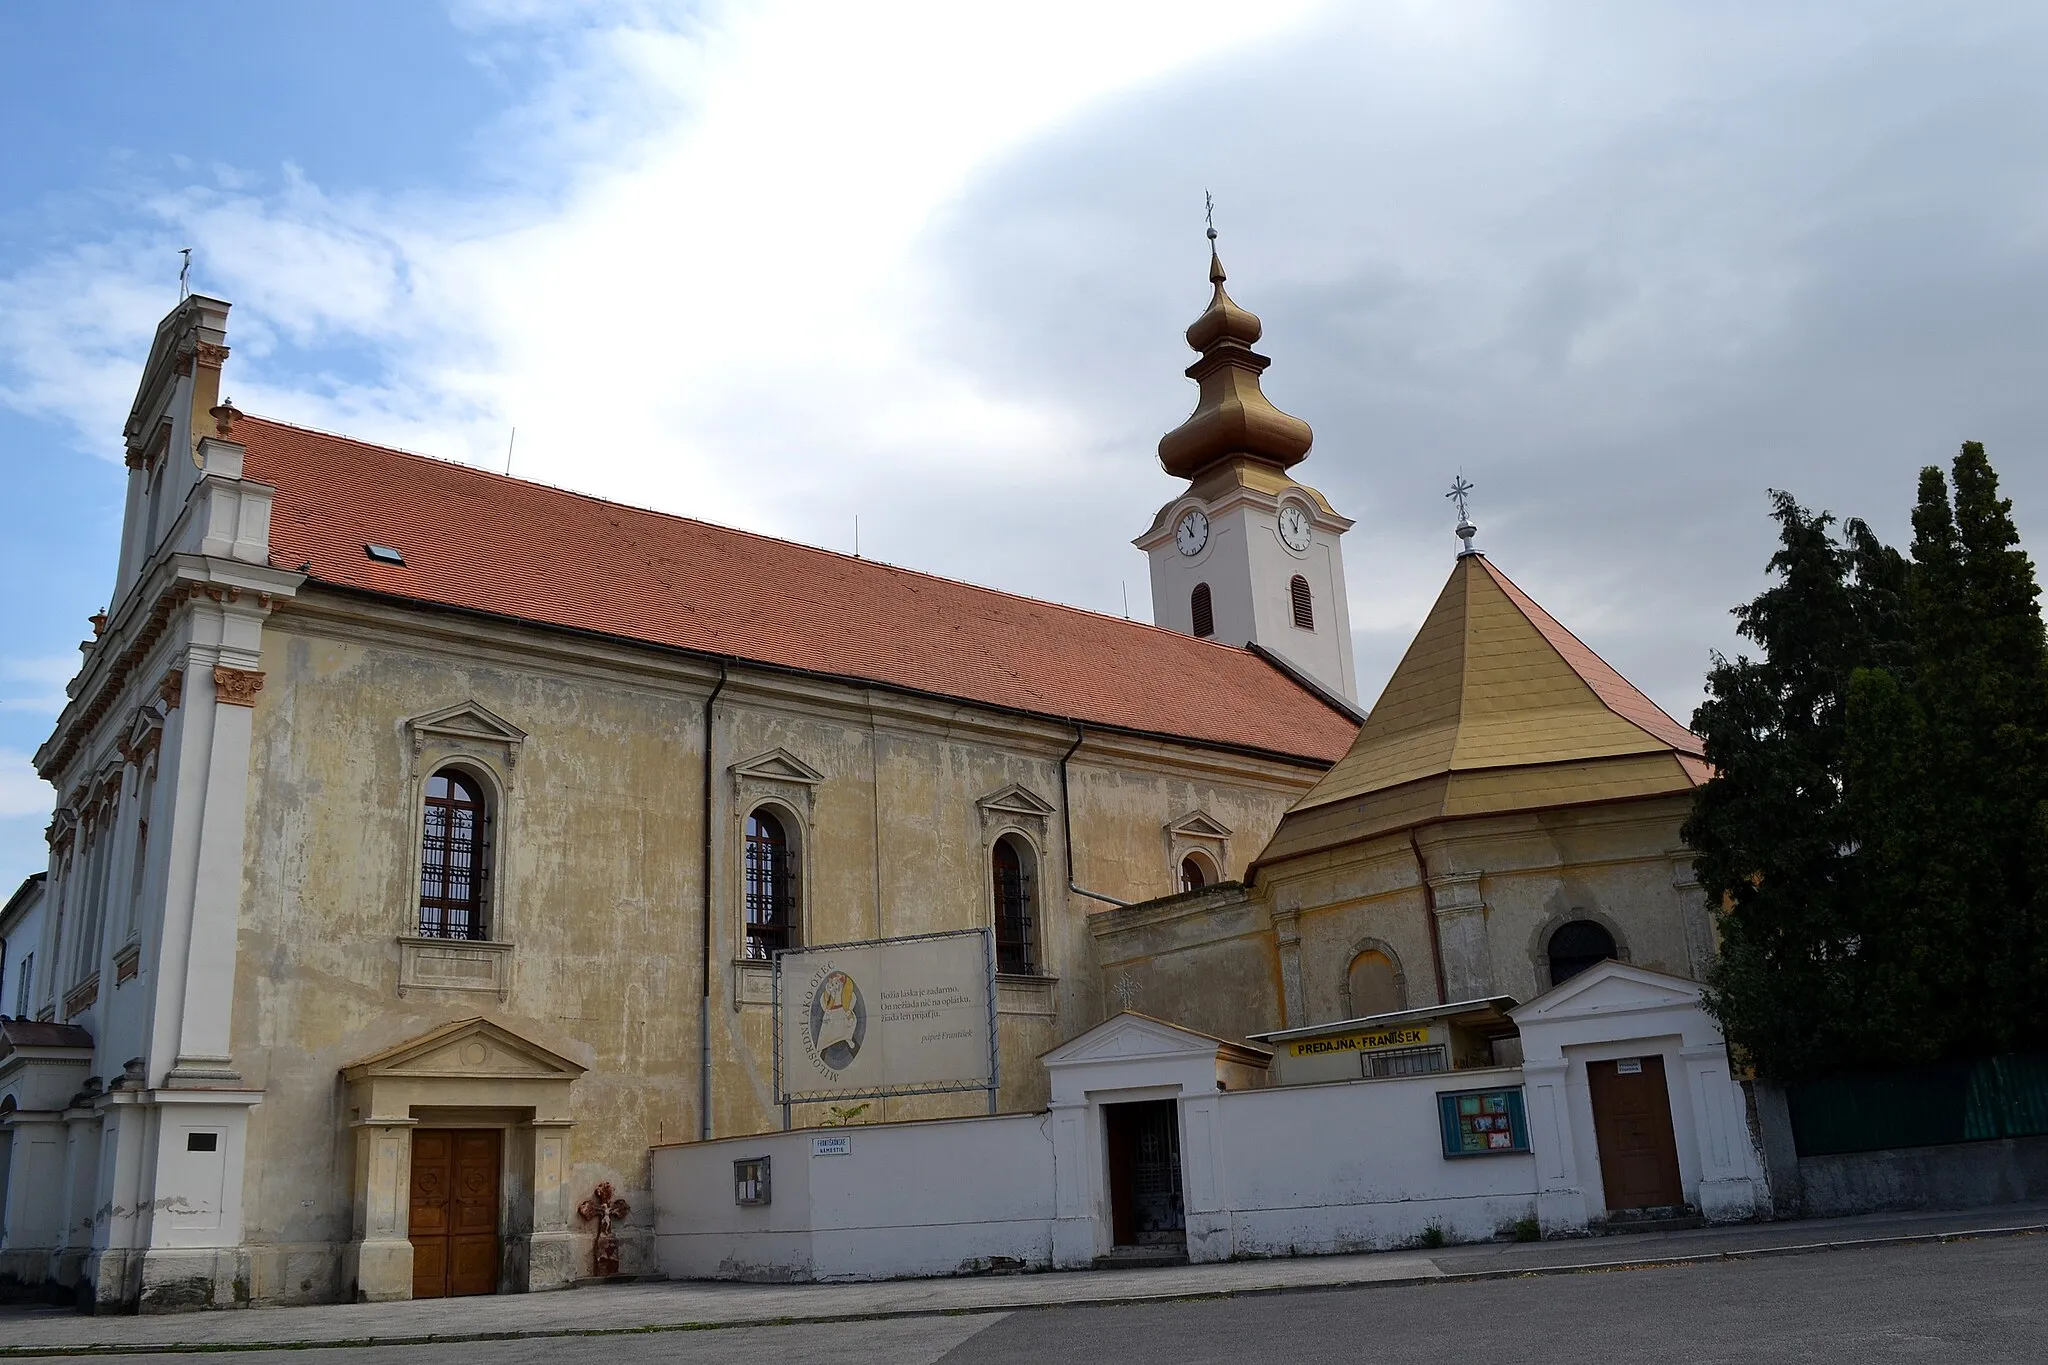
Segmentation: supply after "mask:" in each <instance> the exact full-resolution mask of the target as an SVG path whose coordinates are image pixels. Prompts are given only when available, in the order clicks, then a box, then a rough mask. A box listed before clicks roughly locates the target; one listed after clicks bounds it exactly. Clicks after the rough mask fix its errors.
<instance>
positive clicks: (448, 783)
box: [420, 768, 491, 939]
mask: <svg viewBox="0 0 2048 1365" xmlns="http://www.w3.org/2000/svg"><path fill="white" fill-rule="evenodd" d="M426 820H427V823H426V833H425V837H424V838H423V839H422V840H421V841H420V937H421V938H466V939H487V938H489V937H490V936H491V926H490V901H489V896H488V887H489V881H490V871H491V811H490V805H489V803H488V802H487V801H486V800H485V799H484V791H483V786H482V784H481V783H479V782H478V781H477V780H476V779H475V778H474V777H471V776H470V775H469V774H467V773H464V772H460V771H457V770H456V769H454V768H443V769H442V770H441V771H440V772H437V773H435V774H434V775H433V776H432V777H430V778H428V779H427V817H426Z"/></svg>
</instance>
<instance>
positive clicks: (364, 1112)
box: [341, 1016, 589, 1121]
mask: <svg viewBox="0 0 2048 1365" xmlns="http://www.w3.org/2000/svg"><path fill="white" fill-rule="evenodd" d="M588 1070H589V1068H588V1067H587V1066H585V1065H584V1064H583V1063H582V1062H579V1061H577V1060H576V1059H575V1058H573V1057H569V1056H566V1055H565V1054H564V1053H563V1052H561V1051H559V1050H557V1049H556V1048H552V1047H549V1046H547V1045H546V1044H544V1043H541V1042H539V1041H537V1040H536V1039H533V1038H530V1037H527V1036H525V1035H524V1034H522V1033H519V1032H517V1031H515V1030H514V1029H512V1028H510V1027H508V1026H506V1025H504V1024H499V1023H495V1022H493V1021H491V1020H489V1019H485V1018H483V1017H481V1016H474V1017H471V1018H468V1019H457V1020H454V1021H452V1022H450V1023H447V1024H443V1025H442V1026H441V1027H439V1028H437V1029H434V1030H432V1031H431V1032H429V1033H424V1034H421V1035H419V1036H418V1037H415V1038H410V1039H407V1040H406V1041H405V1042H402V1043H399V1044H397V1045H395V1046H393V1047H388V1048H385V1049H384V1050H383V1051H381V1052H377V1053H374V1054H372V1055H370V1056H368V1057H364V1058H362V1059H361V1060H359V1061H356V1062H353V1063H351V1064H350V1065H348V1066H346V1067H343V1068H342V1073H341V1074H342V1078H343V1080H344V1081H345V1082H346V1083H347V1085H348V1088H349V1092H350V1097H351V1101H352V1108H354V1109H355V1110H356V1111H357V1112H356V1113H355V1114H354V1116H353V1117H354V1118H355V1119H356V1120H357V1121H370V1120H373V1119H402V1118H407V1117H410V1115H411V1111H412V1110H413V1109H414V1108H421V1107H424V1108H432V1109H436V1110H442V1109H460V1108H487V1109H519V1110H526V1109H530V1110H532V1111H533V1116H534V1117H535V1118H543V1119H553V1120H563V1119H567V1118H569V1117H570V1116H571V1109H570V1089H571V1087H572V1086H573V1085H574V1084H575V1082H576V1080H577V1078H578V1077H580V1076H582V1075H583V1074H584V1073H585V1072H586V1071H588Z"/></svg>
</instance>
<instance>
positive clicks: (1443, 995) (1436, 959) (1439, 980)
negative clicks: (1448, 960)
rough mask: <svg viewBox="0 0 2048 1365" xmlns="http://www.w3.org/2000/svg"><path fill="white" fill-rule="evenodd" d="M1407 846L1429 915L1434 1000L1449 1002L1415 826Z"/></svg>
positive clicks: (1430, 892)
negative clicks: (1434, 977) (1433, 972)
mask: <svg viewBox="0 0 2048 1365" xmlns="http://www.w3.org/2000/svg"><path fill="white" fill-rule="evenodd" d="M1408 847H1409V848H1411V849H1413V850H1415V871H1416V875H1418V876H1420V877H1421V878H1422V913H1423V914H1425V915H1427V916H1428V917H1429V958H1430V961H1431V962H1432V963H1434V964H1435V965H1436V1002H1437V1004H1439V1005H1447V1004H1449V1003H1450V1000H1451V997H1450V994H1449V992H1448V991H1447V990H1446V988H1445V986H1444V940H1443V935H1442V934H1441V933H1440V932H1438V930H1437V924H1436V888H1435V887H1433V886H1431V885H1430V884H1429V864H1428V863H1427V862H1425V861H1423V857H1422V841H1421V840H1420V839H1418V838H1416V837H1415V827H1414V826H1413V825H1410V826H1409V827H1408Z"/></svg>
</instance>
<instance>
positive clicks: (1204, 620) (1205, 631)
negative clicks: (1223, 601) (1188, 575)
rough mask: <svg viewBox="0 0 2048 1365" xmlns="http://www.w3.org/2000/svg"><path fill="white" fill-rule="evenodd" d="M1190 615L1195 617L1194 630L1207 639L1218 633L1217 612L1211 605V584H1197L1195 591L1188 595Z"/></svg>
mask: <svg viewBox="0 0 2048 1365" xmlns="http://www.w3.org/2000/svg"><path fill="white" fill-rule="evenodd" d="M1188 608H1189V613H1188V614H1189V615H1191V616H1192V617H1194V632H1195V634H1196V635H1198V636H1200V637H1201V638H1202V639H1204V640H1206V639H1208V638H1209V637H1210V636H1211V635H1214V634H1215V633H1216V612H1215V610H1214V609H1213V608H1212V607H1211V606H1210V605H1209V585H1208V584H1207V583H1197V584H1195V590H1194V592H1192V593H1190V594H1189V595H1188Z"/></svg>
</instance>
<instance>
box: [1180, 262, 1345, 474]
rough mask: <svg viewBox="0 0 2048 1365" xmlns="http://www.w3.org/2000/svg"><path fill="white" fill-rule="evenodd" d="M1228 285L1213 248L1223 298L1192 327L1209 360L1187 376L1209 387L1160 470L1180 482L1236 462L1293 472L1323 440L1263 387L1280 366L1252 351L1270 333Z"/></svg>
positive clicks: (1191, 335) (1212, 275)
mask: <svg viewBox="0 0 2048 1365" xmlns="http://www.w3.org/2000/svg"><path fill="white" fill-rule="evenodd" d="M1210 240H1211V242H1212V243H1213V241H1214V240H1215V234H1214V232H1211V233H1210ZM1224 278H1225V277H1224V274H1223V262H1222V260H1221V259H1220V258H1219V257H1218V256H1217V254H1216V249H1215V247H1214V246H1213V245H1212V246H1211V247H1210V248H1209V282H1210V283H1211V284H1214V285H1215V286H1216V293H1215V295H1214V296H1213V297H1211V298H1210V300H1209V306H1208V307H1207V308H1206V309H1204V310H1203V312H1202V316H1200V317H1198V318H1196V319H1195V322H1194V325H1193V326H1191V327H1189V328H1188V345H1189V346H1192V347H1193V348H1194V349H1195V350H1197V351H1200V352H1201V353H1202V358H1201V359H1200V360H1197V361H1196V362H1195V363H1194V364H1192V365H1190V366H1188V369H1187V376H1188V378H1190V379H1192V380H1194V381H1195V382H1196V383H1197V384H1199V385H1201V395H1200V396H1199V397H1198V398H1197V399H1196V400H1195V410H1194V412H1192V413H1190V414H1189V416H1188V420H1187V421H1185V422H1182V423H1181V424H1180V425H1179V426H1177V427H1175V428H1174V429H1173V430H1172V431H1169V432H1167V433H1166V435H1165V436H1163V437H1161V438H1160V440H1159V463H1160V464H1161V465H1162V466H1164V468H1165V469H1166V472H1167V473H1169V474H1172V475H1175V476H1176V477H1178V478H1183V479H1192V478H1194V477H1195V476H1196V475H1198V474H1200V473H1201V472H1202V471H1203V470H1205V469H1207V468H1209V467H1210V466H1211V465H1214V464H1217V463H1219V462H1221V461H1224V460H1229V459H1233V458H1244V459H1251V460H1258V461H1260V462H1261V463H1264V464H1269V465H1273V466H1275V467H1276V468H1280V469H1287V468H1290V467H1291V466H1294V465H1297V464H1300V463H1301V461H1302V458H1303V457H1304V456H1306V455H1307V454H1308V448H1309V445H1310V443H1311V442H1312V441H1314V439H1315V434H1314V433H1313V432H1311V431H1310V430H1309V425H1308V423H1306V422H1304V421H1302V420H1301V419H1300V418H1299V417H1290V416H1289V415H1288V414H1286V413H1284V412H1282V411H1280V409H1278V408H1276V407H1274V406H1273V403H1272V400H1270V399H1268V398H1267V397H1266V395H1265V393H1264V391H1263V390H1261V389H1260V388H1259V375H1260V374H1261V373H1262V372H1264V370H1265V368H1266V367H1267V366H1268V365H1270V364H1272V363H1273V362H1272V361H1271V360H1270V359H1268V358H1267V357H1265V356H1262V355H1260V354H1259V353H1258V352H1257V351H1254V350H1253V349H1252V343H1253V342H1255V341H1257V340H1258V339H1259V335H1260V333H1261V332H1262V331H1263V330H1264V329H1263V328H1262V327H1261V326H1260V325H1259V318H1258V314H1256V313H1252V312H1249V311H1247V310H1246V309H1243V308H1240V307H1238V305H1237V303H1236V302H1235V301H1234V300H1233V299H1232V298H1231V297H1230V295H1229V294H1226V293H1225V292H1224V291H1223V281H1224Z"/></svg>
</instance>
